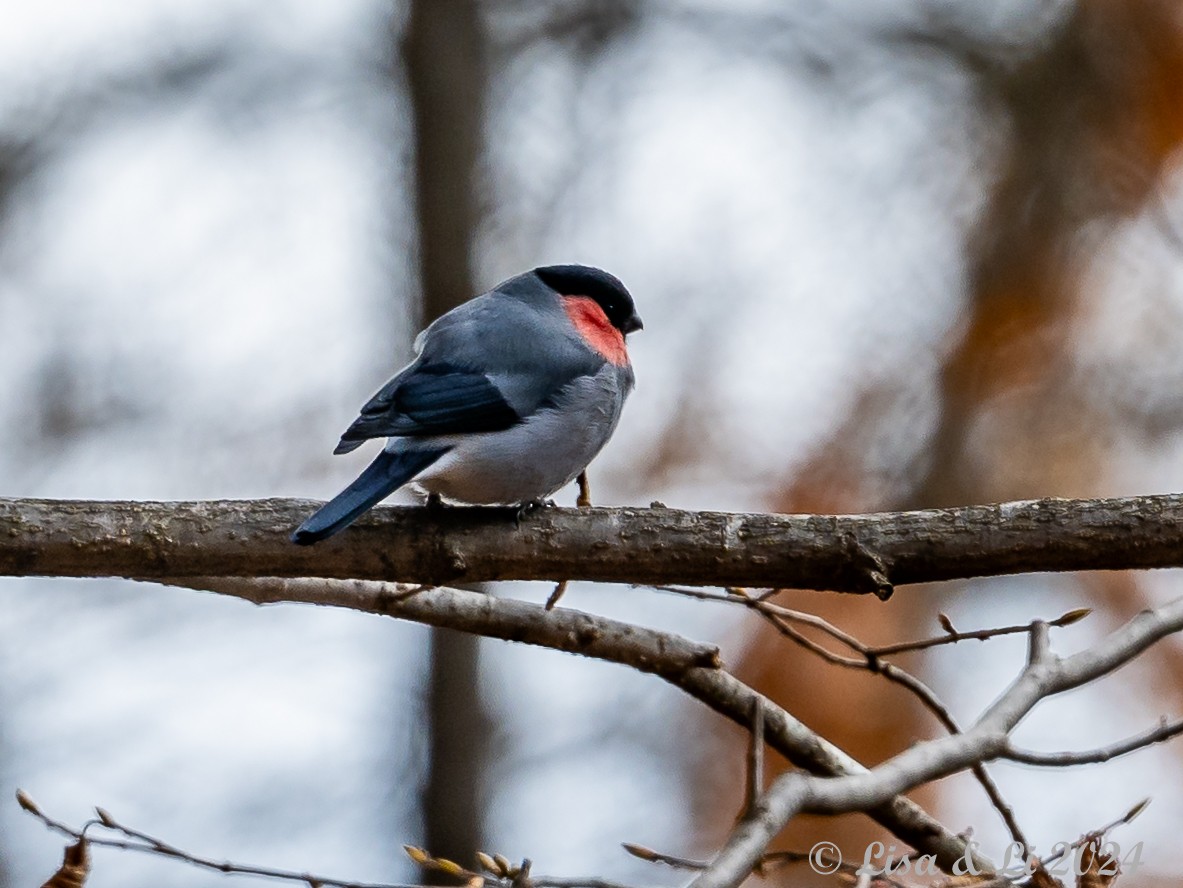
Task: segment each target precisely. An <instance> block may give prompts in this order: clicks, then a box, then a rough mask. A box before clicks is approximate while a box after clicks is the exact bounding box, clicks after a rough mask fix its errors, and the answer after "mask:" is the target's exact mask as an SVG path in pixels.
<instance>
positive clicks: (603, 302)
mask: <svg viewBox="0 0 1183 888" xmlns="http://www.w3.org/2000/svg"><path fill="white" fill-rule="evenodd" d="M534 274H535V275H537V277H538V279H539V280H541V281H542V282H543V283H544V284H546V285H547V286H548V287H550V288H551V289H552V290H554V291H555V292H556V293H558V294H559V295H561V296H566V297H581V296H582V297H586V298H588V299H591V300H592V301H593V302H595V303H596V305H598V306H599V307H600V308H601V309H603V311H604V314H605V316H606V317H607V318H608V322H609V323H610V324H612V326H613V327H615V328H616V329H617V330H619V331H620V332H621V334H622V335H628V334H629V333H634V332H636V331H637V330H643V329H644V327H645V325H644V324H643V323H641V316H640V315H638V314H637V308H636V306H635V305H633V297H632V295H631V294H630V293H629V291H628V290H627V289H625V286H624V284H622V283H621V282H620V281H619V279H617V278H616V277H614V276H613V275H610V274H608V272H606V271H601V270H600V269H598V268H592V267H591V266H588V265H546V266H543V267H542V268H536V269H534Z"/></svg>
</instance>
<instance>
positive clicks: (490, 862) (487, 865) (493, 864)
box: [476, 851, 508, 876]
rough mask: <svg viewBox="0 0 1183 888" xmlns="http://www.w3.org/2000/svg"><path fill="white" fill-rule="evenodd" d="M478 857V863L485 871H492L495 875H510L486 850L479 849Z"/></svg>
mask: <svg viewBox="0 0 1183 888" xmlns="http://www.w3.org/2000/svg"><path fill="white" fill-rule="evenodd" d="M476 859H477V863H479V864H480V865H481V868H482V869H483V870H484V871H485V872H488V873H492V874H493V875H495V876H504V875H508V874H507V873H506V872H505V871H504V870H503V869H501V867H499V866H498V865H497V861H496V860H494V859H493V858H492V857H490V856H489V855H488V854H486V853H485V852H484V851H478V852H477V853H476Z"/></svg>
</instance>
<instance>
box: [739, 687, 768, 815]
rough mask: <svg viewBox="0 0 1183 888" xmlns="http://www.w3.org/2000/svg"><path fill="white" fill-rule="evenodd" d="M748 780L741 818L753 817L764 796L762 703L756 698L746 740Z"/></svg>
mask: <svg viewBox="0 0 1183 888" xmlns="http://www.w3.org/2000/svg"><path fill="white" fill-rule="evenodd" d="M747 765H748V780H747V793H746V797H745V798H744V805H743V813H742V814H741V815H740V816H741V817H751V816H753V814H754V812H755V810H756V806H757V805H759V804H760V796H762V795H763V794H764V701H763V700H762V699H761V698H759V697H757V698H756V699H755V701H753V703H752V728H751V737H750V738H749V740H748V760H747Z"/></svg>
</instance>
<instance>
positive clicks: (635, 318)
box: [621, 312, 645, 334]
mask: <svg viewBox="0 0 1183 888" xmlns="http://www.w3.org/2000/svg"><path fill="white" fill-rule="evenodd" d="M621 329H622V330H624V332H625V333H626V334H627V333H636V332H637V331H638V330H644V329H645V324H644V323H643V322H642V321H641V316H640V315H639V314H636V313H635V312H634V313H633V314H631V315H629V319H628V320H627V321H625V322H624V326H623V327H621Z"/></svg>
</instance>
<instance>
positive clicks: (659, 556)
mask: <svg viewBox="0 0 1183 888" xmlns="http://www.w3.org/2000/svg"><path fill="white" fill-rule="evenodd" d="M316 505H318V504H317V503H313V502H309V501H305V500H285V499H270V500H225V501H210V502H193V503H153V502H87V501H77V500H37V499H0V574H7V575H21V576H28V575H37V574H42V575H52V576H153V577H163V576H205V575H213V574H217V575H233V576H288V577H291V576H324V577H335V578H356V579H376V580H388V581H397V582H416V583H433V584H443V583H455V582H465V583H474V582H484V581H488V580H553V581H559V580H564V579H571V580H599V581H607V582H625V583H646V584H662V583H671V582H681V583H689V584H693V585H718V586H734V585H748V586H775V587H782V586H788V587H794V588H808V589H828V590H834V591H840V592H859V593H871V594H880V595H881V596H882V595H886V594H887V593H888V592H889V591H890V589H891V587H892V585H896V586H898V585H902V584H906V583H920V582H932V581H936V580H950V579H961V578H966V577H976V576H998V575H1003V574H1015V573H1025V572H1031V571H1069V570H1072V571H1075V570H1117V569H1126V568H1151V567H1180V566H1183V495H1163V496H1144V497H1129V498H1126V499H1108V500H1061V499H1046V500H1032V501H1027V502H1017V503H1004V504H1002V505H986V506H964V507H960V508H955V509H929V510H924V511H914V512H883V513H880V514H874V515H851V516H827V515H743V514H732V513H720V512H685V511H679V510H675V509H666V508H654V509H637V508H623V509H543V510H539V511H537V512H535V513H534V514H531V515H529V516H528V517H526V518H525V519H524V520H522V521H521V523H520V526H519V525H518V523H517V522H515V521H514V520H513V519H512V517H511V515H512V514H513V512H511V510H508V509H490V508H455V509H446V510H442V511H428V510H425V509H421V508H415V507H401V508H400V507H395V508H380V509H375V510H374V511H373V512H372V513H371V514H370V515H369V516H367V517H365V518H363V519H362V520H360V521H359V522H358V523H357V524H356V525H354V527H352V528H350V530H349V531H348V532H346V533H344V534H341V535H340V536H339V537H335V538H333V539H332V540H328V541H326V542H324V543H321V544H320V545H317V546H310V547H306V548H297V547H295V546H292V545H290V544H289V542H288V534H289V532H290V531H291V529H292V528H293V527H295V526H296V525H297V524H298V523H299V522H300V521H301V520H302V519H303V518H304V517H305V516H306V515H307V513H308V512H310V511H312V509H313V508H315V506H316ZM852 552H853V553H856V554H858V555H859V556H860V557H852Z"/></svg>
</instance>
